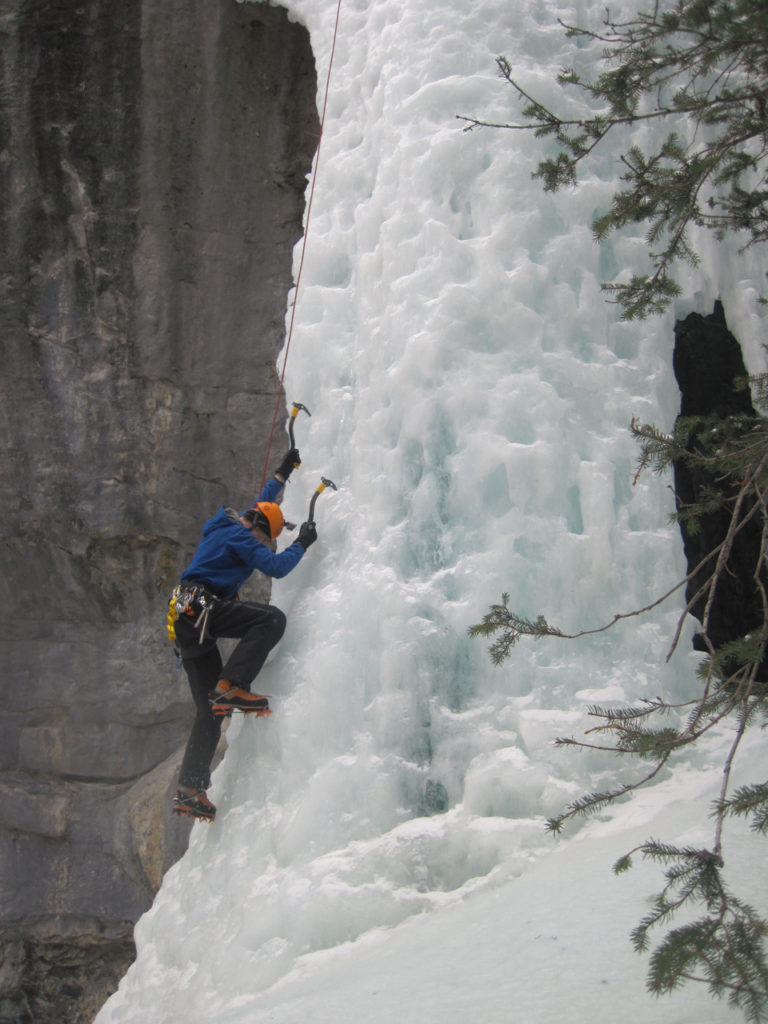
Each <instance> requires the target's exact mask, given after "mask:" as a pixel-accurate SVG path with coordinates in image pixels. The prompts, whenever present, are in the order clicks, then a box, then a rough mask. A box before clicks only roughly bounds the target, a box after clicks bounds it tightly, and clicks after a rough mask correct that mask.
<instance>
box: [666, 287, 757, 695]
mask: <svg viewBox="0 0 768 1024" xmlns="http://www.w3.org/2000/svg"><path fill="white" fill-rule="evenodd" d="M674 371H675V377H676V378H677V383H678V385H679V387H680V392H681V405H680V416H681V417H707V424H706V426H701V427H697V428H696V429H695V430H694V431H693V432H692V434H691V436H690V441H689V443H688V448H689V450H691V451H695V450H697V449H698V450H701V431H703V430H707V431H710V430H711V429H712V427H713V426H714V425H715V424H716V421H718V420H721V421H724V420H729V419H730V420H733V419H734V418H736V419H737V420H738V421H739V422H740V423H742V424H743V423H746V424H748V423H749V421H750V420H752V419H754V418H755V416H756V413H755V409H754V407H753V405H752V400H751V397H750V393H749V389H748V388H736V386H735V384H736V381H737V380H738V379H739V378H742V379H743V378H746V376H747V371H746V368H745V366H744V359H743V356H742V353H741V347H740V345H739V343H738V341H737V340H736V338H734V336H733V335H732V334H731V332H730V331H729V330H728V326H727V324H726V321H725V313H724V311H723V307H722V305H721V304H720V303H719V302H717V303H716V304H715V308H714V311H713V313H712V314H711V315H709V316H701V315H700V314H698V313H692V314H691V315H690V316H688V317H686V318H685V320H682V321H678V323H677V324H676V325H675V350H674ZM712 490H716V491H719V492H720V493H723V494H725V495H726V496H727V497H734V496H735V494H736V493H737V491H738V481H735V480H734V479H733V478H731V477H729V476H723V475H722V473H720V472H711V471H709V470H708V469H705V468H704V467H702V466H695V467H694V466H692V465H691V464H690V463H688V462H686V461H679V462H677V463H676V464H675V495H676V499H677V503H678V508H686V507H688V506H690V505H692V504H695V503H696V502H697V501H700V500H702V499H703V498H704V496H705V495H706V494H707V492H709V491H712ZM750 507H751V505H749V504H747V505H746V506H745V508H744V509H743V514H742V518H743V516H744V515H746V514H747V512H748V511H749V508H750ZM730 517H731V512H730V508H729V507H724V508H720V509H717V510H715V511H712V512H708V513H707V514H705V515H702V516H700V517H699V518H698V524H697V529H696V530H695V531H691V530H690V529H689V528H688V527H687V526H686V525H685V524H684V523H681V533H682V536H683V544H684V548H685V555H686V560H687V563H688V571H689V572H691V571H692V570H693V569H695V568H696V566H698V565H699V563H700V562H701V561H702V559H704V558H705V557H706V556H707V555H708V554H709V553H710V552H711V551H713V550H714V548H716V547H717V546H718V545H720V544H721V543H722V541H723V540H724V539H725V537H726V534H727V531H728V526H729V522H730ZM761 551H762V520H761V517H760V516H755V517H754V518H753V519H752V520H751V521H750V522H749V523H747V524H746V525H745V526H744V528H743V529H742V530H741V531H740V532H739V533H738V535H737V536H736V538H735V540H734V543H733V548H732V550H731V553H730V556H729V558H728V562H727V567H726V571H725V572H723V573H722V575H721V576H720V579H719V580H718V584H717V587H716V590H715V598H714V600H713V602H712V607H711V610H710V616H709V627H708V630H707V635H708V637H709V639H710V641H711V643H712V645H713V646H714V648H715V650H718V649H719V648H721V647H722V646H723V644H725V643H728V642H729V641H733V640H738V639H739V638H740V637H743V636H745V635H746V634H747V633H749V632H750V631H751V630H754V629H756V628H758V627H760V626H761V625H762V622H763V610H762V602H761V599H760V594H759V591H758V588H757V586H756V584H755V580H754V574H755V569H756V567H757V565H758V564H759V560H760V556H761ZM713 568H714V562H710V563H708V564H707V565H706V566H705V567H704V568H702V569H701V570H700V571H699V572H697V573H696V574H695V575H694V576H693V577H692V579H691V580H690V581H689V583H688V585H687V589H686V600H687V601H690V600H691V599H692V598H693V597H694V595H695V594H696V593H697V592H698V590H699V589H700V587H701V586H702V584H703V583H704V582H705V581H706V579H707V578H708V576H709V575H710V573H711V572H712V569H713ZM762 572H763V582H764V583H768V575H767V574H766V573H765V569H763V570H762ZM706 602H707V595H703V596H701V597H699V598H698V599H697V600H696V601H695V603H694V604H693V607H692V609H691V612H692V614H693V615H694V616H695V617H696V618H698V620H699V621H700V622H701V621H702V618H703V615H704V610H705V605H706ZM694 647H695V648H696V649H697V650H702V651H705V650H707V646H706V643H705V642H704V639H703V637H702V636H701V635H700V634H697V636H696V637H695V639H694ZM766 678H768V675H766Z"/></svg>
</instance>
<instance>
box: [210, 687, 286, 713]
mask: <svg viewBox="0 0 768 1024" xmlns="http://www.w3.org/2000/svg"><path fill="white" fill-rule="evenodd" d="M210 701H211V711H213V713H214V715H216V716H217V717H223V716H224V715H231V714H232V712H233V711H242V712H243V714H244V715H258V716H261V715H269V714H271V711H270V710H269V701H268V700H267V698H266V697H262V696H261V694H258V693H250V692H249V691H248V690H241V689H240V687H239V686H234V685H233V684H232V683H230V682H229V681H228V680H227V679H220V680H219V682H218V684H217V686H216V689H215V690H214V691H213V693H212V694H211V696H210Z"/></svg>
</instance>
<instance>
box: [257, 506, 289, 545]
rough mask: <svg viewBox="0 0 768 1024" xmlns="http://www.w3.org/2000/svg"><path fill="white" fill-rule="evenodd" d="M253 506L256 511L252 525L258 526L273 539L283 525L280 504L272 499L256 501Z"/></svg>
mask: <svg viewBox="0 0 768 1024" xmlns="http://www.w3.org/2000/svg"><path fill="white" fill-rule="evenodd" d="M253 507H254V510H255V512H256V516H255V519H254V526H260V527H261V529H262V530H264V532H265V533H266V534H268V535H269V538H270V540H275V538H276V537H278V536H279V535H280V531H281V530H282V528H283V526H284V525H285V520H284V519H283V513H282V512H281V511H280V506H279V505H276V504H275V502H274V501H257V502H256V504H255V505H254V506H253Z"/></svg>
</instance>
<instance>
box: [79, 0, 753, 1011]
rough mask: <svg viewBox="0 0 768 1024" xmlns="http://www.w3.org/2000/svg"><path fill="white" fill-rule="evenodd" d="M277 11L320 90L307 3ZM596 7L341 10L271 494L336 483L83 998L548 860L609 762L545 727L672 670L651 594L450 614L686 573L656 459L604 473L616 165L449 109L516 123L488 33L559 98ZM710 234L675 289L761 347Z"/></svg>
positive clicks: (279, 952)
mask: <svg viewBox="0 0 768 1024" xmlns="http://www.w3.org/2000/svg"><path fill="white" fill-rule="evenodd" d="M290 9H291V10H292V11H293V12H294V14H295V16H296V17H297V18H299V19H301V20H305V21H306V24H307V25H308V27H309V29H310V33H311V38H312V40H313V45H314V47H315V52H316V56H317V59H318V81H319V82H320V83H321V84H322V83H324V82H325V77H326V72H327V67H328V60H329V54H330V47H331V40H332V36H333V26H334V19H335V15H336V10H337V7H336V0H322V2H321V0H292V2H291V4H290ZM591 10H592V9H591V8H590V7H589V5H587V4H586V3H578V4H565V3H561V4H557V5H554V6H553V5H552V4H543V3H537V2H534V0H521V2H518V3H516V4H514V5H512V4H510V3H509V2H508V0H476V2H474V3H471V4H468V3H467V2H466V0H452V2H446V0H423V2H420V3H418V4H414V3H405V2H396V0H388V2H386V3H381V2H372V0H356V2H353V0H349V2H343V3H342V5H341V20H340V27H339V35H338V40H337V48H336V54H335V60H334V65H333V76H332V79H331V90H330V95H329V102H328V115H327V120H326V125H325V132H324V136H323V141H322V149H321V155H320V163H319V178H318V185H317V193H316V197H315V206H314V208H313V213H312V220H311V222H310V228H309V237H308V248H307V259H306V264H305V267H304V277H303V281H302V285H301V289H300V291H299V294H298V306H297V320H296V328H295V336H294V339H293V342H292V348H291V351H290V359H289V363H288V370H287V378H286V379H287V399H288V401H289V402H290V401H301V402H302V403H304V404H306V405H307V406H308V407H309V409H310V410H311V411H312V418H311V419H306V418H302V419H300V420H299V421H298V424H297V437H298V440H299V442H300V446H301V451H302V457H303V460H304V462H303V466H302V468H301V470H300V471H299V472H298V473H297V474H296V475H295V478H294V479H293V480H292V481H291V484H290V487H289V491H288V495H287V498H286V501H285V509H286V514H287V516H288V518H289V519H291V518H293V519H299V520H300V518H301V517H302V515H303V514H304V512H305V509H306V503H307V502H308V501H309V498H310V495H311V493H312V491H313V489H314V487H315V486H316V484H317V483H318V482H319V479H320V476H321V475H325V476H328V477H330V478H331V479H333V480H334V481H335V482H336V483H337V484H338V486H339V490H338V492H336V493H332V492H330V491H328V492H326V493H324V494H323V495H322V496H321V497H320V499H319V502H318V506H317V521H318V531H319V535H320V540H319V542H318V543H317V545H316V546H315V547H313V548H312V549H311V551H310V552H309V554H308V556H307V558H306V559H305V560H304V562H303V563H302V565H301V566H300V567H299V569H298V570H297V571H296V572H295V573H294V574H293V575H292V576H291V577H289V578H288V579H286V580H285V581H281V582H279V583H278V584H277V585H276V586H275V588H274V593H273V600H274V602H275V603H276V604H278V605H279V606H280V607H282V608H283V609H284V610H285V611H286V612H287V614H288V619H289V627H288V631H287V633H286V636H285V638H284V639H283V641H282V643H281V645H280V647H279V649H278V651H277V652H276V657H274V659H273V660H272V661H271V662H270V664H269V665H268V666H267V668H266V669H265V671H264V673H263V675H262V677H261V679H260V682H259V684H258V688H259V689H260V690H261V691H262V692H269V693H272V694H274V695H275V699H274V702H273V703H274V708H275V714H274V715H273V716H272V718H271V719H270V720H268V721H267V722H256V723H253V722H246V723H241V722H235V723H234V724H233V726H232V728H231V730H230V733H229V738H230V743H231V746H230V749H229V751H228V753H227V757H226V760H225V762H224V764H223V765H222V767H221V768H220V769H219V771H218V772H217V773H216V776H215V779H214V787H213V790H212V793H211V796H212V798H213V799H214V801H215V802H216V803H217V805H218V807H219V813H218V817H217V821H216V824H215V826H214V827H212V828H208V829H206V828H203V827H198V828H196V830H195V833H194V835H193V839H192V844H191V848H190V851H189V853H188V855H187V856H186V857H185V859H184V860H183V862H181V863H180V864H179V865H177V867H175V868H174V869H173V870H172V871H171V872H170V873H169V875H168V876H167V878H166V880H165V883H164V885H163V889H162V891H161V893H160V894H159V896H158V898H157V900H156V903H155V906H154V908H153V910H152V911H151V912H150V913H149V914H148V915H147V916H146V917H145V918H144V919H143V920H142V921H141V922H140V924H139V926H138V929H137V940H138V945H139V959H138V962H137V964H136V966H135V968H134V969H133V970H132V971H131V972H130V973H129V975H128V977H127V978H126V980H125V982H124V984H123V986H122V988H121V991H120V993H119V994H118V995H117V996H116V997H114V999H113V1000H112V1001H111V1002H110V1003H109V1004H107V1007H106V1008H105V1010H104V1011H103V1012H102V1014H101V1016H100V1017H99V1024H107V1022H118V1021H131V1020H134V1019H136V1020H138V1019H139V1018H140V1016H141V1012H140V1008H141V1007H142V1006H145V1005H151V1006H153V1007H154V1013H155V1017H154V1018H153V1019H155V1020H158V1021H168V1022H170V1021H175V1020H181V1019H182V1018H183V1019H184V1020H185V1021H187V1022H188V1024H193V1022H198V1021H200V1022H202V1021H208V1020H211V1019H216V1018H214V1017H213V1016H211V1015H212V1014H214V1013H216V1012H219V1013H221V1008H222V1006H224V1007H226V1008H227V1009H228V1014H229V1015H228V1016H227V1020H232V1021H239V1020H240V1018H239V1016H238V1013H239V1011H238V1006H240V1005H242V1006H243V1007H245V1006H246V1005H247V1006H248V1007H250V1010H249V1012H253V1011H254V1007H256V1006H257V1005H258V999H257V997H258V994H259V993H261V992H264V991H265V990H267V989H268V988H269V987H270V986H271V985H273V984H275V983H280V982H281V979H283V980H284V979H285V978H287V977H290V976H292V972H295V971H296V970H298V969H300V965H301V963H302V962H303V961H304V960H305V959H306V958H307V957H308V956H310V955H311V954H313V953H314V952H316V951H319V950H323V949H328V948H331V947H340V946H342V945H343V944H344V943H349V942H354V941H355V940H357V939H358V938H359V937H361V936H364V935H366V934H369V933H371V932H372V931H374V930H376V929H380V928H382V927H388V926H396V925H397V924H398V923H399V922H402V921H404V920H405V919H406V918H408V917H410V916H411V915H414V914H416V913H421V912H425V913H433V912H437V911H439V910H440V909H441V908H444V907H446V906H447V905H454V906H455V905H458V904H461V903H462V901H465V900H467V899H469V897H470V896H471V895H472V894H473V893H475V892H477V890H482V889H490V888H493V887H494V886H502V885H504V884H505V883H506V882H508V881H509V880H510V879H514V878H516V877H520V876H523V875H525V873H526V872H527V871H528V870H529V869H530V868H531V866H532V865H533V864H535V863H537V862H538V861H539V860H540V859H541V858H546V857H548V856H550V855H551V851H552V840H550V839H548V838H547V837H546V835H545V834H544V829H543V819H544V817H545V816H546V815H549V814H552V813H556V812H557V811H559V810H560V809H562V808H563V806H564V805H565V804H566V803H567V802H568V801H569V800H570V799H571V798H572V797H573V796H575V795H577V794H578V793H580V792H582V791H583V790H584V789H585V788H593V787H594V785H595V784H596V782H598V781H599V784H600V785H605V784H606V783H610V782H612V781H615V779H616V778H617V777H618V772H620V771H623V772H631V771H632V770H633V769H632V768H631V767H630V768H627V767H623V766H621V765H619V764H617V762H616V761H615V760H606V758H605V757H603V756H599V755H594V756H585V755H578V756H577V755H574V754H573V753H572V752H568V751H563V750H560V749H555V748H554V747H553V745H552V741H553V739H554V738H555V737H556V736H558V735H563V734H572V733H574V732H579V731H581V730H583V728H584V726H585V724H586V718H585V708H586V706H587V705H588V704H589V703H592V702H595V701H606V700H611V699H618V700H621V699H625V698H628V697H629V696H630V695H632V696H635V697H642V696H645V695H648V696H652V695H654V694H656V693H659V692H663V693H664V694H665V695H666V696H668V697H683V696H685V695H686V694H687V693H688V692H689V691H690V686H691V670H692V668H693V665H694V656H693V655H692V654H691V653H690V651H689V640H690V632H691V631H690V630H689V631H688V632H687V633H686V634H685V636H684V638H683V642H682V644H681V647H680V650H679V651H678V652H677V654H676V655H675V657H674V658H673V659H672V661H671V663H670V664H669V665H665V664H664V656H665V654H666V650H667V646H668V639H669V637H670V636H671V633H672V630H673V629H674V625H675V622H676V619H677V616H678V614H679V611H680V604H679V602H676V603H675V602H672V604H671V605H670V607H668V608H667V607H665V608H662V609H661V610H659V611H656V612H654V613H653V614H651V615H649V616H647V617H646V618H644V619H643V620H641V621H630V622H628V623H625V624H623V625H621V626H618V627H617V628H616V629H614V630H613V631H611V632H609V633H605V634H602V635H599V636H595V637H592V638H589V639H584V640H580V641H578V642H575V643H565V642H556V641H547V642H542V643H533V642H529V643H523V644H521V645H520V647H519V649H518V650H516V652H515V654H514V657H513V658H512V659H511V660H510V662H509V663H508V664H507V665H506V666H505V667H504V668H502V669H494V668H493V667H492V666H491V664H490V661H489V660H488V658H487V655H486V652H485V649H484V645H483V644H482V643H479V642H478V641H471V640H470V639H468V637H467V635H466V631H467V627H468V626H469V625H470V624H472V623H474V622H477V621H479V619H480V617H481V616H482V614H483V612H484V611H485V610H486V609H487V607H488V605H489V604H490V603H491V602H492V601H495V600H498V598H499V597H500V596H501V593H502V592H503V591H507V592H508V593H509V594H510V604H511V606H512V607H513V608H515V609H517V610H518V611H520V612H522V613H524V614H529V615H536V614H538V613H540V612H541V613H544V614H546V615H547V617H548V619H549V620H550V622H552V623H554V624H556V625H557V626H559V627H560V628H562V629H563V630H566V631H572V630H574V631H575V630H578V629H581V628H589V627H595V626H598V625H601V624H603V623H604V622H607V621H608V620H610V619H611V618H612V617H613V615H614V613H615V612H617V611H629V610H631V609H633V608H635V607H638V606H642V605H644V604H647V603H648V602H649V601H651V600H652V599H654V598H655V597H657V596H658V595H659V594H660V593H661V592H662V591H663V590H665V589H666V588H668V587H669V586H670V585H671V584H672V583H673V582H674V581H675V580H676V579H677V578H678V577H680V576H681V575H682V573H683V571H684V563H683V558H682V552H681V550H680V545H679V543H678V540H677V538H676V537H675V535H674V534H673V533H672V532H671V531H670V529H669V528H668V526H667V523H666V516H667V513H668V512H669V511H670V509H671V495H670V493H669V491H668V486H667V485H668V481H663V480H654V479H651V478H650V477H644V478H642V479H641V480H640V482H639V483H638V484H637V485H636V486H633V485H632V477H633V469H634V459H635V457H636V454H637V452H636V449H635V447H634V445H633V442H632V440H631V438H630V435H629V431H628V426H629V422H630V420H631V418H632V417H633V416H637V417H638V418H640V419H642V420H645V421H654V422H656V423H658V424H659V425H661V426H670V425H671V423H672V421H673V419H674V416H675V414H676V411H677V403H678V398H677V392H676V387H675V383H674V378H673V376H672V372H671V352H672V327H673V321H674V313H670V314H669V315H668V316H665V317H661V318H657V319H655V320H654V321H652V322H650V323H646V324H640V325H628V324H623V323H621V322H619V320H618V313H617V311H616V309H615V307H612V306H610V305H607V304H606V302H605V300H604V298H603V296H602V294H601V293H600V290H599V282H600V281H601V280H604V279H606V278H610V277H612V276H613V275H615V274H618V273H622V272H624V271H627V270H630V269H632V268H638V267H640V266H641V265H642V263H641V261H642V258H643V253H644V248H645V247H644V243H643V241H642V239H639V238H637V237H633V236H631V235H629V234H628V235H626V236H624V237H621V238H617V239H612V240H610V241H608V242H606V243H604V244H603V245H602V246H600V247H598V246H596V245H595V244H594V243H593V242H592V239H591V232H590V223H591V219H592V216H593V214H594V213H595V211H596V210H597V209H599V208H600V206H601V204H602V205H604V204H605V203H606V201H607V198H608V195H609V190H610V187H611V183H612V182H613V181H614V179H615V177H616V175H617V168H616V165H615V164H614V163H613V162H612V161H611V160H610V158H609V157H608V156H603V157H600V158H599V159H598V160H597V161H596V163H595V164H594V166H593V168H592V170H591V171H590V173H589V176H588V178H587V180H586V181H585V183H584V184H582V185H581V186H580V187H579V188H578V190H576V191H574V192H570V193H564V194H561V195H557V196H554V197H552V196H544V195H543V193H542V192H541V189H540V186H539V184H538V183H536V182H533V181H532V180H531V172H532V170H533V169H534V167H535V163H536V160H537V158H538V156H539V153H540V149H539V144H538V143H536V142H535V141H534V140H533V139H531V138H530V137H528V136H526V135H522V134H513V133H505V132H500V133H499V132H491V131H486V132H475V133H472V134H464V133H463V132H462V131H461V124H460V123H459V122H458V121H457V120H456V115H457V114H476V115H482V116H483V117H487V118H488V119H491V120H507V119H514V118H515V117H516V114H517V112H516V106H515V103H514V97H513V95H512V91H511V90H510V89H509V88H508V87H505V86H504V85H503V83H501V82H500V81H499V80H498V79H497V78H496V77H495V66H494V57H495V55H497V54H499V53H505V54H506V55H508V56H509V57H510V58H511V59H512V61H513V64H514V66H515V69H516V72H517V73H519V74H520V75H521V76H523V77H524V78H525V81H526V83H527V84H528V85H529V86H530V87H531V88H532V89H535V90H536V91H537V92H538V93H539V94H540V95H541V96H542V97H544V98H547V97H548V96H554V93H555V91H556V87H555V86H553V85H552V78H553V76H554V74H555V73H556V71H557V70H558V68H559V67H560V66H561V65H563V64H566V63H567V64H574V63H575V64H577V65H578V66H583V65H589V63H590V62H592V61H594V60H595V59H596V57H597V51H596V50H595V49H593V48H589V47H584V48H582V49H580V50H575V49H574V48H573V46H572V44H571V43H569V42H567V41H566V40H565V39H564V35H563V32H562V30H561V29H560V28H559V27H558V26H557V24H556V18H557V17H558V16H559V17H562V18H563V19H564V20H566V21H574V20H586V19H587V18H588V17H591V16H592V15H591ZM321 100H322V97H321ZM705 245H706V243H705ZM716 255H717V254H715V253H714V250H710V249H708V248H707V249H706V250H705V262H704V265H703V267H702V268H701V270H700V271H699V273H697V275H696V277H695V278H694V277H693V276H692V275H691V276H688V277H686V279H685V281H684V284H685V286H686V293H687V295H688V296H689V301H690V302H692V303H693V304H695V305H696V307H697V308H700V309H701V311H708V310H709V309H710V308H711V305H712V302H713V301H714V299H715V297H717V295H718V294H721V295H722V297H723V298H724V301H725V302H726V309H727V311H729V319H730V322H731V326H732V327H733V328H734V329H735V330H736V332H737V333H739V332H741V340H742V341H743V342H744V343H745V347H746V351H747V358H748V360H749V361H750V363H751V366H752V368H756V367H755V363H756V361H757V360H758V358H759V348H758V344H757V339H758V337H759V334H758V331H757V326H758V324H759V313H758V309H759V307H758V306H757V305H756V303H755V301H754V299H755V295H754V289H752V291H751V292H750V291H749V287H751V286H749V287H745V286H744V284H743V281H744V280H748V279H749V278H750V274H751V273H752V272H753V270H754V268H750V267H749V266H748V264H747V263H745V262H744V261H743V260H742V261H741V262H739V261H738V260H736V257H735V256H734V258H733V261H732V262H727V263H726V264H725V265H721V263H720V262H719V261H718V259H717V258H716ZM756 279H757V278H755V280H756ZM730 298H732V299H733V300H734V301H733V305H734V306H735V305H736V302H737V301H738V307H739V313H738V316H737V315H735V311H734V314H733V315H732V314H731V313H730V310H729V299H730ZM694 767H695V765H694ZM569 841H571V840H566V842H569ZM605 870H606V871H607V870H608V866H606V868H605ZM543 898H544V897H543ZM634 923H635V922H634V921H631V922H629V925H628V927H631V926H632V925H633V924H634ZM638 970H639V971H641V970H642V965H638ZM191 993H193V994H191ZM243 1014H244V1015H243V1017H242V1020H243V1021H245V1020H251V1019H254V1018H253V1017H252V1016H248V1015H247V1014H246V1012H245V1010H243ZM218 1019H223V1018H222V1017H219V1018H218ZM499 1019H502V1018H499Z"/></svg>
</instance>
